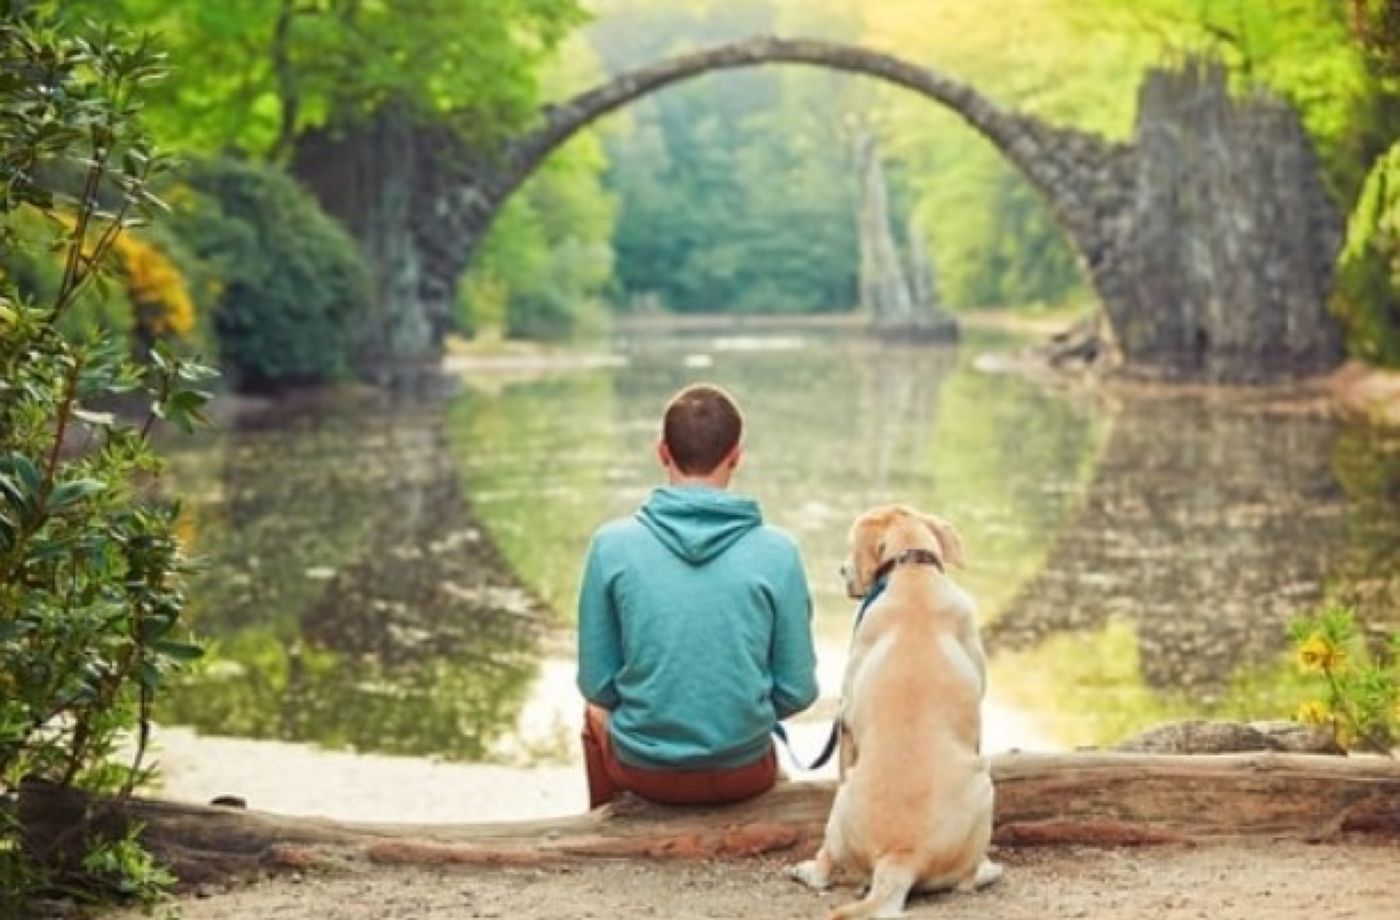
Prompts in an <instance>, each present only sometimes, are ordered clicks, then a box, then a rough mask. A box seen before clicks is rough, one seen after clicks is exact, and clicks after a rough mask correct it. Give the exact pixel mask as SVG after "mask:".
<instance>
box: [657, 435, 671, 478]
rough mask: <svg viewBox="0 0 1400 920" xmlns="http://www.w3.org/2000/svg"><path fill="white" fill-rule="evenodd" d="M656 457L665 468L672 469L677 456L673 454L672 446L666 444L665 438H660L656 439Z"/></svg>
mask: <svg viewBox="0 0 1400 920" xmlns="http://www.w3.org/2000/svg"><path fill="white" fill-rule="evenodd" d="M656 459H657V460H658V461H660V463H661V466H662V468H663V469H668V470H669V469H671V468H672V467H674V466H675V465H676V461H675V458H673V457H672V456H671V448H669V447H667V446H666V439H665V438H658V439H657V441H656Z"/></svg>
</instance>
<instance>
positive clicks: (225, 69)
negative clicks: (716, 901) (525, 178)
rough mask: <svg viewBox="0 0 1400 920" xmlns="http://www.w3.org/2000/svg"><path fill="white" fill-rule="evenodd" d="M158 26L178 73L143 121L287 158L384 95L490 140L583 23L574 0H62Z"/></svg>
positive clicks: (173, 136) (197, 144)
mask: <svg viewBox="0 0 1400 920" xmlns="http://www.w3.org/2000/svg"><path fill="white" fill-rule="evenodd" d="M63 5H64V7H65V8H66V9H68V10H70V11H72V12H74V13H82V14H90V15H93V16H101V17H102V18H104V19H109V20H110V19H118V20H120V21H123V22H126V23H130V24H133V25H139V26H140V27H142V28H147V29H152V30H156V31H159V32H160V33H161V34H162V35H164V36H165V38H166V41H167V42H168V44H169V51H170V58H171V64H172V66H173V67H174V68H175V69H176V70H177V72H178V73H179V79H177V80H172V81H170V82H169V83H167V84H165V86H164V87H162V88H161V92H162V94H163V95H162V96H161V97H160V98H159V100H158V103H157V105H156V106H155V108H154V111H153V115H154V124H153V128H154V130H156V132H157V135H158V136H159V137H161V138H162V139H164V140H166V141H167V142H170V143H175V142H178V143H179V144H180V145H181V146H183V147H186V148H191V149H195V150H198V151H201V152H206V153H215V152H219V151H222V150H225V149H227V148H229V147H231V146H232V147H236V148H239V149H241V150H244V151H246V152H248V153H250V154H255V155H267V154H278V155H281V154H286V153H289V152H290V150H291V149H292V147H293V146H294V144H295V141H296V138H297V136H298V135H299V134H301V133H303V132H305V131H307V130H308V129H312V128H318V127H325V126H331V127H334V128H336V129H338V130H345V129H348V128H351V127H353V126H354V125H355V124H356V123H358V122H360V121H362V120H364V119H365V118H366V116H369V115H372V114H373V113H374V112H375V111H377V109H378V108H379V107H380V106H381V105H383V104H384V103H385V101H386V100H393V101H395V103H396V104H401V105H407V106H409V107H410V108H413V109H415V110H418V111H421V112H422V113H424V114H425V115H435V116H440V117H447V118H451V119H454V120H456V121H458V122H459V123H460V124H461V125H462V126H463V128H464V130H469V131H471V132H473V133H475V134H476V135H478V136H481V137H491V136H498V135H499V134H500V132H501V131H503V130H505V129H507V128H509V127H511V126H512V125H515V124H518V123H519V122H520V121H521V120H522V119H524V118H525V117H526V116H528V115H529V114H530V112H532V111H533V108H534V104H535V81H536V78H537V67H538V65H539V64H540V63H541V62H542V61H544V60H545V59H546V58H547V56H548V55H549V53H550V51H551V49H552V48H553V47H554V45H555V44H556V43H557V42H558V41H559V40H560V39H561V38H563V36H564V35H565V34H566V33H567V31H568V30H569V29H570V28H572V27H573V26H575V25H577V24H579V23H580V22H582V20H583V14H582V12H581V9H580V6H579V3H578V2H577V0H383V2H376V3H365V2H363V0H245V2H240V3H209V2H207V0H65V3H64V4H63Z"/></svg>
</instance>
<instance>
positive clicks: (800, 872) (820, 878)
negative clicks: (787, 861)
mask: <svg viewBox="0 0 1400 920" xmlns="http://www.w3.org/2000/svg"><path fill="white" fill-rule="evenodd" d="M786 872H787V877H788V878H790V879H793V880H794V881H798V882H801V883H802V884H804V885H806V886H807V887H808V888H811V889H814V890H816V891H826V890H827V889H828V888H830V887H831V878H830V877H829V876H828V875H827V873H825V872H823V871H822V869H821V866H819V865H817V861H816V860H815V859H809V860H807V861H806V862H800V863H798V864H797V865H795V866H788V867H787V870H786Z"/></svg>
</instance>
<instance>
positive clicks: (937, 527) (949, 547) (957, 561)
mask: <svg viewBox="0 0 1400 920" xmlns="http://www.w3.org/2000/svg"><path fill="white" fill-rule="evenodd" d="M920 517H922V518H923V520H924V523H925V524H927V525H928V529H929V530H931V531H933V536H934V538H935V539H937V540H938V546H939V548H940V549H942V550H943V561H944V562H946V563H948V564H949V565H955V566H957V567H958V568H960V569H961V568H963V567H965V566H966V565H967V553H966V552H965V551H964V550H963V541H962V537H961V536H960V535H959V534H958V531H957V528H955V527H954V526H953V525H952V524H950V523H948V522H947V521H945V520H943V518H941V517H938V516H937V515H934V514H924V515H920Z"/></svg>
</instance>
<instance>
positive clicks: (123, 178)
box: [0, 3, 212, 916]
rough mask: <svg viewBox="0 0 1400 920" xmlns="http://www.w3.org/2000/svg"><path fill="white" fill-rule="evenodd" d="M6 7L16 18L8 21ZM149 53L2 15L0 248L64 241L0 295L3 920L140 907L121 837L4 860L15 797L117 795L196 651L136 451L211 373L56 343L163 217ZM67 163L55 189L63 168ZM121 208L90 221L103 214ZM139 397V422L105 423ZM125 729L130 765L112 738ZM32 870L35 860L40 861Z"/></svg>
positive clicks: (140, 767) (180, 567) (189, 404)
mask: <svg viewBox="0 0 1400 920" xmlns="http://www.w3.org/2000/svg"><path fill="white" fill-rule="evenodd" d="M22 6H23V5H21V7H22ZM164 72H165V70H164V61H163V59H162V57H161V55H159V54H158V53H157V52H156V51H155V50H154V49H153V48H152V47H151V45H150V44H149V42H147V41H140V42H136V41H133V40H131V39H129V38H127V37H125V36H122V35H119V34H117V33H114V32H112V31H110V30H109V31H104V32H102V33H100V34H96V35H92V36H82V37H74V36H72V35H70V34H68V33H67V32H66V31H64V30H62V29H61V28H60V25H59V24H58V23H56V22H54V21H52V20H50V19H47V18H44V17H41V16H40V15H39V14H38V13H36V12H34V11H33V10H30V11H28V12H26V11H25V10H23V9H22V8H21V9H18V10H17V9H16V8H15V6H14V5H11V4H8V3H7V4H3V5H0V189H3V192H2V193H0V241H3V244H4V246H5V248H6V249H9V248H11V247H24V246H26V245H32V244H33V243H34V242H35V241H34V240H33V239H32V238H30V237H27V236H26V235H25V230H26V227H27V225H26V224H24V223H23V222H22V221H20V220H19V219H18V218H20V217H21V215H33V214H38V215H43V216H45V217H47V218H49V219H53V220H56V221H58V222H59V223H60V224H62V226H64V227H65V233H64V235H63V237H62V239H61V241H60V243H61V253H62V264H63V271H62V275H61V277H60V279H59V282H58V285H57V287H56V288H55V289H54V290H53V292H52V294H51V296H49V297H48V298H47V299H45V300H44V301H42V302H36V301H34V300H32V299H30V298H27V297H25V296H23V295H21V294H20V293H19V292H18V290H17V289H16V287H15V286H14V285H13V284H11V283H9V282H6V283H5V284H4V285H3V287H0V913H3V914H4V915H6V916H13V915H15V914H16V913H17V912H18V910H19V908H20V907H22V906H23V902H24V900H25V899H26V897H27V896H28V895H29V894H30V893H32V891H33V890H34V888H35V887H36V886H41V885H44V884H47V883H48V881H49V879H48V878H46V874H45V872H43V871H40V870H39V868H38V867H36V866H35V865H31V864H30V862H29V860H30V858H31V857H32V856H37V857H38V858H39V862H40V864H41V865H42V868H43V869H44V870H52V871H54V872H55V873H57V878H59V879H63V880H65V881H68V882H70V883H72V882H78V883H84V882H86V883H89V884H98V885H110V886H112V887H111V890H114V891H117V892H123V893H126V894H132V895H136V896H138V897H142V898H147V899H149V898H154V897H155V896H157V894H158V893H159V889H160V888H161V886H162V885H164V884H167V883H168V882H169V881H170V878H169V876H168V874H167V873H163V872H162V871H161V870H159V869H158V868H157V867H156V866H155V865H154V864H153V862H152V861H151V860H150V858H149V857H148V856H146V855H145V854H144V853H142V851H140V849H139V847H138V846H137V844H136V843H135V841H134V840H133V839H131V838H130V837H123V838H120V839H116V840H112V839H102V838H100V837H97V836H94V835H92V833H91V832H89V831H87V829H85V828H75V829H74V830H75V831H76V832H79V833H82V834H83V835H84V836H83V839H84V840H85V842H86V847H85V849H86V851H87V852H86V855H85V856H84V857H83V858H82V859H81V860H80V861H78V862H77V863H76V864H74V863H67V864H65V863H64V862H63V857H62V855H61V854H59V853H57V852H54V853H44V852H37V853H35V852H34V851H33V849H30V850H22V849H21V848H20V846H19V837H20V832H21V829H20V828H19V827H18V825H17V818H16V809H15V799H16V797H17V796H18V795H19V794H20V786H21V783H22V782H34V781H49V782H53V783H57V784H58V785H60V786H64V787H66V786H77V787H80V788H83V789H87V790H92V791H97V792H107V793H110V792H116V793H119V794H121V795H126V794H129V793H130V792H131V790H132V789H133V788H134V786H135V785H136V784H137V783H138V782H139V781H141V780H142V779H143V778H145V777H146V776H148V775H149V770H148V769H147V768H146V767H145V766H144V764H143V757H144V753H145V747H146V741H147V738H148V735H149V728H150V722H149V719H150V712H151V706H152V701H153V699H154V696H155V695H156V693H157V692H159V690H160V689H161V688H162V687H163V686H164V684H165V683H166V681H167V680H168V679H169V677H170V675H171V674H172V672H174V671H176V670H178V669H179V668H180V666H181V664H182V663H183V662H186V661H189V660H190V659H192V658H195V657H197V656H198V655H199V654H200V649H199V648H198V647H197V646H194V645H191V644H189V643H188V642H187V641H185V640H184V639H183V638H182V634H183V633H184V631H185V630H184V627H183V625H182V623H181V613H182V610H183V608H184V604H185V595H184V588H183V578H184V574H185V571H186V563H185V560H184V557H183V554H182V552H181V548H180V546H179V544H178V542H177V541H176V539H175V537H174V535H173V525H174V521H175V519H176V516H177V515H178V513H179V506H178V504H171V503H169V502H162V501H160V500H158V499H157V498H156V497H154V496H153V495H151V494H150V488H149V483H150V480H151V477H152V476H154V475H157V474H158V473H159V472H160V469H161V462H160V459H159V458H158V457H157V456H156V454H155V453H154V452H153V451H152V449H151V446H150V443H149V440H148V436H149V435H150V434H151V432H152V430H153V428H154V426H155V424H156V422H157V421H158V420H160V419H165V420H168V421H172V422H175V423H177V424H179V425H180V426H181V427H185V428H188V427H190V426H191V425H192V424H193V423H194V422H196V421H198V419H199V411H200V407H201V405H202V404H203V403H204V401H205V400H206V399H207V398H208V394H207V393H205V392H203V391H201V390H200V389H198V388H197V386H198V384H199V383H200V382H201V381H203V380H205V379H207V378H208V377H210V376H211V375H212V371H210V370H209V369H208V368H205V367H203V366H201V365H199V364H197V363H194V362H188V361H184V360H179V359H176V358H175V357H174V356H173V355H172V354H171V353H170V352H168V351H167V350H165V349H164V348H163V347H160V346H158V347H157V349H156V350H155V351H153V352H152V354H151V356H150V363H149V364H148V365H138V364H136V363H134V362H133V361H132V360H131V358H130V357H129V352H128V349H127V347H126V344H125V343H124V342H122V341H120V340H118V339H114V338H113V337H112V336H111V335H103V334H101V332H100V331H98V332H95V333H94V334H90V335H89V334H76V335H75V334H72V333H65V330H64V326H63V319H64V316H65V314H66V313H67V312H68V311H69V310H70V309H72V308H73V307H74V304H75V303H76V302H77V301H78V299H79V298H80V296H81V295H82V293H83V291H84V290H85V289H86V288H87V287H89V286H90V285H92V284H94V283H95V282H97V281H98V280H99V279H100V278H101V277H102V276H103V275H104V274H106V273H107V272H109V271H110V264H109V256H110V255H111V254H112V252H113V247H114V246H115V245H116V244H117V241H118V240H119V239H120V237H121V235H122V234H123V233H125V232H127V231H128V230H130V229H132V228H133V227H136V226H139V225H140V224H142V223H143V222H144V221H146V220H148V219H149V218H150V217H151V216H152V215H153V214H154V213H155V212H156V211H157V210H158V209H159V208H160V207H161V202H160V201H159V200H158V199H157V198H156V197H155V195H154V194H153V193H152V190H151V183H152V181H153V179H154V178H155V177H156V176H158V175H159V174H161V173H163V172H165V171H166V170H167V169H168V167H169V161H168V160H167V159H166V157H165V156H164V155H163V154H161V153H160V152H158V151H157V150H156V149H155V148H153V147H152V145H151V143H150V140H149V138H148V136H147V135H146V133H145V131H144V130H143V128H142V126H141V122H140V119H139V117H138V116H139V111H140V108H141V103H142V99H141V91H142V88H143V87H144V86H145V85H147V84H149V83H151V82H153V81H156V80H158V79H160V78H161V77H162V76H163V75H164ZM73 162H77V163H81V164H82V165H83V168H82V173H81V175H80V176H78V177H77V185H76V186H75V188H76V189H77V193H76V194H73V193H72V188H70V185H69V182H68V180H69V178H70V177H69V175H68V173H67V172H66V170H65V168H64V167H65V165H66V164H70V163H73ZM105 200H115V201H117V202H119V204H117V205H116V206H115V208H114V209H112V210H107V209H106V208H105V207H104V206H103V204H102V202H103V201H105ZM133 393H135V394H139V395H140V397H141V399H142V400H143V401H144V402H145V403H146V405H147V406H148V407H149V408H148V409H147V411H146V414H145V417H144V420H142V421H140V422H139V423H137V424H133V423H129V422H125V421H122V420H120V419H119V418H118V416H117V415H116V414H115V412H113V411H110V410H112V409H113V408H114V407H115V406H116V405H117V404H118V402H119V400H121V399H122V398H123V397H125V398H128V399H129V398H130V394H133ZM132 734H134V737H135V741H136V750H135V754H134V756H133V757H132V758H131V760H130V762H129V763H122V762H120V761H119V760H118V759H117V750H118V741H119V740H120V739H121V738H122V737H123V736H124V735H132ZM45 857H48V858H49V859H48V860H46V859H45Z"/></svg>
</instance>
